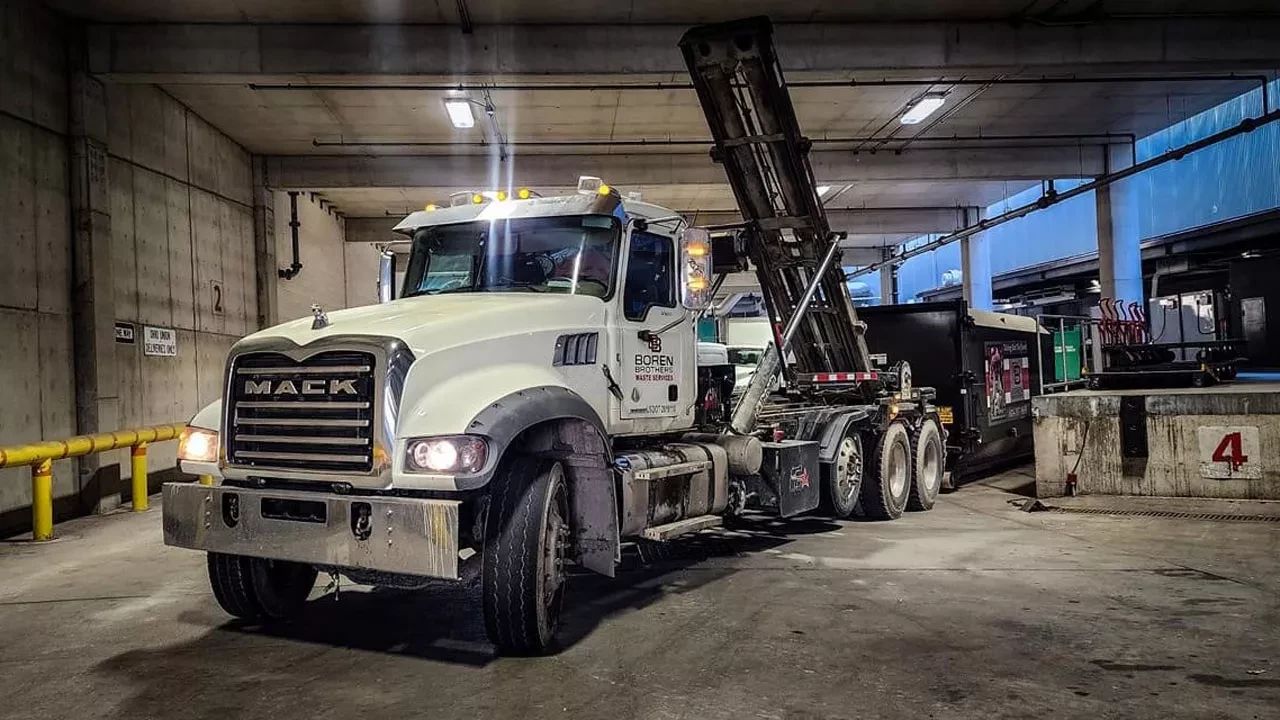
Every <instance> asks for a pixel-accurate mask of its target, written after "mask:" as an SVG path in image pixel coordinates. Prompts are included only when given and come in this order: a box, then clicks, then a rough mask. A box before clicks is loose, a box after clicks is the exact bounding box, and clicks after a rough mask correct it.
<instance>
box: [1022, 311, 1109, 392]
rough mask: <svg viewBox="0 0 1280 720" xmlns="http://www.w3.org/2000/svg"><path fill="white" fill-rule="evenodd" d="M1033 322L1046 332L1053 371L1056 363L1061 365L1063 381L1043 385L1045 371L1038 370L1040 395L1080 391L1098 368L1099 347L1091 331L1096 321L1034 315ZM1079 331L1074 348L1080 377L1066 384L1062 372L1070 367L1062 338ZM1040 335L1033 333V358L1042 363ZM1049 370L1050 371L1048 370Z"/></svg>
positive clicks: (1066, 347)
mask: <svg viewBox="0 0 1280 720" xmlns="http://www.w3.org/2000/svg"><path fill="white" fill-rule="evenodd" d="M1036 320H1037V321H1038V322H1039V323H1040V326H1041V327H1043V328H1045V329H1046V330H1048V331H1049V333H1050V335H1049V337H1050V341H1051V342H1052V343H1053V360H1054V365H1055V368H1056V366H1057V364H1058V363H1059V362H1061V363H1062V368H1063V375H1064V379H1062V380H1059V381H1056V382H1045V381H1044V378H1045V370H1046V369H1045V368H1043V367H1042V368H1040V394H1041V395H1043V394H1044V393H1045V391H1049V392H1056V391H1058V390H1070V389H1072V388H1075V387H1084V386H1085V385H1086V384H1087V383H1088V378H1087V377H1086V376H1087V375H1088V374H1089V373H1090V372H1093V371H1095V370H1096V369H1097V368H1098V367H1099V365H1100V360H1099V359H1098V351H1099V347H1100V346H1099V344H1098V341H1097V338H1096V337H1095V333H1094V330H1095V328H1096V326H1097V323H1098V319H1097V318H1094V317H1090V316H1088V315H1051V314H1043V315H1037V316H1036ZM1077 329H1078V330H1079V331H1080V346H1079V347H1078V348H1076V350H1077V353H1078V355H1077V357H1076V361H1077V362H1079V364H1080V370H1081V376H1080V377H1078V378H1076V379H1074V380H1069V379H1066V378H1065V375H1066V374H1067V372H1066V370H1067V368H1068V366H1069V365H1070V361H1069V354H1070V348H1069V347H1068V346H1067V342H1066V335H1067V331H1068V330H1077ZM1040 343H1041V337H1040V333H1036V356H1037V357H1039V358H1041V360H1042V361H1043V359H1044V351H1043V350H1042V349H1041V345H1040ZM1051 369H1052V368H1051Z"/></svg>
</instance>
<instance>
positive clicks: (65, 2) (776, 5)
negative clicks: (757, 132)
mask: <svg viewBox="0 0 1280 720" xmlns="http://www.w3.org/2000/svg"><path fill="white" fill-rule="evenodd" d="M50 4H51V5H53V6H54V7H57V8H58V9H60V10H63V11H64V12H67V13H69V14H72V15H76V16H79V17H87V18H92V19H94V20H105V21H113V22H121V21H123V22H134V21H159V22H263V23H267V22H306V23H341V22H360V23H446V24H448V23H458V22H460V20H461V17H460V14H459V11H458V4H457V3H456V2H455V0H219V1H218V2H208V0H52V1H51V2H50ZM464 5H465V7H466V11H467V14H468V15H469V16H470V19H471V22H474V23H476V24H497V23H588V22H589V23H600V24H603V23H677V22H683V23H701V22H715V21H720V20H730V19H733V18H739V17H747V16H750V15H770V16H771V17H773V18H774V20H775V21H778V22H815V21H868V20H874V21H884V20H935V19H947V20H992V19H1012V18H1037V19H1042V20H1051V19H1064V18H1071V17H1075V16H1078V15H1079V14H1081V13H1088V14H1090V16H1098V15H1101V14H1107V15H1112V16H1128V15H1167V14H1178V13H1204V12H1208V13H1245V12H1259V13H1260V12H1268V11H1274V10H1275V4H1274V3H1273V2H1271V1H1270V0H1213V1H1208V2H1206V1H1205V0H1101V2H1099V1H1098V0H859V1H858V2H851V1H850V0H787V1H786V2H778V0H735V2H723V0H644V1H643V2H600V1H599V0H543V1H542V2H529V1H528V0H466V2H465V3H464Z"/></svg>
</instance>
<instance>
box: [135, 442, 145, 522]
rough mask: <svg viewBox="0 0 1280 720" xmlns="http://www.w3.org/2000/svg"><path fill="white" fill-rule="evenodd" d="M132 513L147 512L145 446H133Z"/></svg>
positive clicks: (139, 444)
mask: <svg viewBox="0 0 1280 720" xmlns="http://www.w3.org/2000/svg"><path fill="white" fill-rule="evenodd" d="M132 455H133V511H134V512H146V510H147V444H146V443H138V444H137V445H134V446H133V451H132Z"/></svg>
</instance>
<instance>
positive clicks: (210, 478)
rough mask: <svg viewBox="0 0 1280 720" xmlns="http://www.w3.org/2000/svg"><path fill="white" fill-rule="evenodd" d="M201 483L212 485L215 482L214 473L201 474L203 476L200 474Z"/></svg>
mask: <svg viewBox="0 0 1280 720" xmlns="http://www.w3.org/2000/svg"><path fill="white" fill-rule="evenodd" d="M200 484H201V485H212V484H213V476H212V475H201V476H200Z"/></svg>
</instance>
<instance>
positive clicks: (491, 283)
mask: <svg viewBox="0 0 1280 720" xmlns="http://www.w3.org/2000/svg"><path fill="white" fill-rule="evenodd" d="M620 234H621V231H620V227H619V224H618V221H617V219H616V218H613V217H611V216H608V215H585V216H572V217H547V218H518V219H514V220H506V219H503V220H477V221H474V222H469V223H459V224H457V225H442V226H439V227H430V228H423V229H421V230H419V231H418V232H417V233H416V234H415V235H414V238H413V250H412V253H411V255H410V256H409V267H408V268H407V269H406V270H405V277H404V294H403V297H414V296H417V295H436V294H439V293H459V292H510V291H515V292H539V293H561V294H565V295H591V296H593V297H599V298H603V297H607V296H608V295H609V293H610V291H611V289H612V286H613V277H614V261H615V258H616V256H617V247H618V238H619V236H620Z"/></svg>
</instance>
